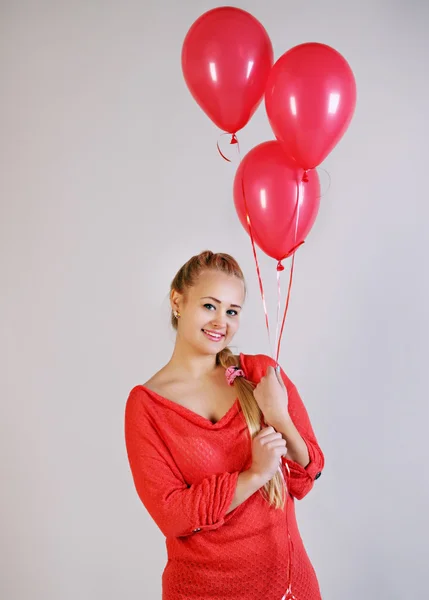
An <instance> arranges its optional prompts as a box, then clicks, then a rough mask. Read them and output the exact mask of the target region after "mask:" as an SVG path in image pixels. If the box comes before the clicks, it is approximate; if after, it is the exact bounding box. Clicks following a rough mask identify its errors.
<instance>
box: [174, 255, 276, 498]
mask: <svg viewBox="0 0 429 600" xmlns="http://www.w3.org/2000/svg"><path fill="white" fill-rule="evenodd" d="M208 270H212V271H220V272H222V273H226V274H228V275H231V276H234V277H237V278H238V279H240V280H241V281H242V282H243V284H244V288H245V289H246V284H245V281H244V275H243V272H242V270H241V269H240V267H239V265H238V263H237V261H236V260H235V259H234V258H233V257H232V256H230V255H229V254H223V253H217V254H214V253H213V252H210V250H206V251H205V252H201V254H198V255H197V256H193V257H192V258H191V259H189V260H188V262H187V263H185V264H184V265H183V266H182V267H181V268H180V269H179V271H178V272H177V274H176V276H175V277H174V279H173V281H172V282H171V286H170V294H171V292H172V291H173V290H175V291H176V292H179V293H180V294H183V295H184V296H185V297H186V291H187V289H188V288H190V287H192V286H194V285H195V284H196V282H197V280H198V277H199V276H200V275H201V273H202V272H204V271H208ZM171 325H172V326H173V328H174V329H177V319H176V317H175V316H174V314H173V312H172V313H171ZM216 364H218V365H221V366H222V367H223V368H224V369H227V368H228V367H231V366H240V358H239V357H238V356H235V355H234V354H233V353H232V351H231V350H230V349H229V348H228V347H227V348H224V349H223V350H221V351H220V352H219V353H218V354H217V355H216ZM233 385H234V387H235V389H236V392H237V397H238V400H239V402H240V406H241V410H242V412H243V415H244V418H245V420H246V423H247V427H248V429H249V433H250V438H251V439H252V440H253V438H254V437H255V436H256V435H257V434H258V433H259V431H261V416H262V411H261V409H260V408H259V406H258V403H257V402H256V400H255V397H254V396H253V390H254V389H255V384H253V383H252V382H251V381H248V380H247V379H245V378H244V377H236V378H235V380H234V384H233ZM259 491H260V493H261V494H262V496H263V497H264V499H265V500H266V501H267V502H268V503H269V504H271V506H274V508H281V509H284V506H285V491H286V490H285V483H284V479H283V477H282V474H281V473H280V472H277V473H276V474H275V475H274V476H273V477H272V479H270V481H268V482H267V483H266V484H265V485H264V486H263V487H262V488H261V489H260V490H259Z"/></svg>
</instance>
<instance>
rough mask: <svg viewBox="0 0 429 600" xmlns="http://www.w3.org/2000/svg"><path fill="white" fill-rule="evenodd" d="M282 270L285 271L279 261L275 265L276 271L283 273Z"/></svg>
mask: <svg viewBox="0 0 429 600" xmlns="http://www.w3.org/2000/svg"><path fill="white" fill-rule="evenodd" d="M284 270H285V268H284V266H283V265H282V263H281V261H280V260H279V262H278V263H277V271H284Z"/></svg>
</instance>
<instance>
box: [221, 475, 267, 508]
mask: <svg viewBox="0 0 429 600" xmlns="http://www.w3.org/2000/svg"><path fill="white" fill-rule="evenodd" d="M265 483H266V482H265V481H263V480H262V479H261V477H259V476H258V475H256V474H254V473H252V471H250V470H247V471H243V472H242V473H240V475H239V476H238V479H237V487H236V490H235V495H234V498H233V500H232V503H231V506H230V507H229V509H228V511H227V512H226V514H228V513H230V512H231V511H232V510H234V508H237V506H240V504H242V503H243V502H244V501H245V500H247V499H248V498H250V496H252V494H254V493H255V492H256V491H257V490H259V488H261V487H262V486H263V485H264V484H265Z"/></svg>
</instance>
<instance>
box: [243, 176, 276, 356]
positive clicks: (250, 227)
mask: <svg viewBox="0 0 429 600" xmlns="http://www.w3.org/2000/svg"><path fill="white" fill-rule="evenodd" d="M241 191H242V194H243V199H244V208H245V211H246V221H247V224H248V226H249V234H250V239H251V242H252V250H253V258H254V259H255V264H256V272H257V274H258V281H259V290H260V292H261V298H262V304H263V307H264V313H265V325H266V328H267V332H268V343H269V346H270V350H271V347H272V344H271V332H270V323H269V320H268V310H267V303H266V301H265V293H264V285H263V283H262V277H261V270H260V268H259V261H258V256H257V254H256V247H255V239H254V237H253V230H252V223H251V221H250V216H249V209H248V206H247V201H246V193H245V191H244V169H243V174H242V176H241Z"/></svg>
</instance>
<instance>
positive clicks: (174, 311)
mask: <svg viewBox="0 0 429 600" xmlns="http://www.w3.org/2000/svg"><path fill="white" fill-rule="evenodd" d="M173 315H174V316H175V317H176V319H179V318H180V313H179V311H178V310H173Z"/></svg>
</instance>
